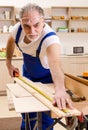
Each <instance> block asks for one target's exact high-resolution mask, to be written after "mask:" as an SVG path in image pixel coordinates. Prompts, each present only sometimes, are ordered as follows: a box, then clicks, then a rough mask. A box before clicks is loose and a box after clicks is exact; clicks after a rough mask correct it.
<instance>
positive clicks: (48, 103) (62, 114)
mask: <svg viewBox="0 0 88 130" xmlns="http://www.w3.org/2000/svg"><path fill="white" fill-rule="evenodd" d="M23 79H24V80H26V82H29V83H30V85H33V86H35V88H38V86H39V85H38V84H37V83H34V82H32V81H30V80H28V79H27V78H25V77H23ZM15 81H16V82H17V83H19V84H20V85H21V86H22V87H24V88H25V89H26V90H27V91H28V92H30V93H31V94H32V95H33V96H34V97H36V98H37V99H38V100H39V101H41V102H42V103H43V104H44V105H46V106H47V107H48V108H49V109H50V110H51V111H53V112H54V113H55V114H56V115H57V117H66V116H74V115H80V114H81V113H80V112H79V111H78V110H77V109H75V108H74V109H73V110H71V109H68V111H69V112H68V113H65V112H63V111H62V110H59V109H58V108H57V107H55V106H53V105H52V102H51V101H49V100H48V99H46V98H45V97H44V96H42V95H41V94H39V92H36V90H34V89H33V88H31V87H30V86H28V85H27V84H25V83H24V82H23V81H21V80H20V79H18V78H15ZM41 85H42V84H41ZM43 85H45V88H47V85H46V84H43ZM52 85H53V84H52ZM41 88H42V86H41ZM53 89H54V86H53ZM52 92H54V91H52ZM52 92H51V93H52ZM44 93H45V92H44ZM50 95H52V94H50ZM50 95H49V96H50ZM53 96H54V95H52V96H51V97H50V98H52V97H53Z"/></svg>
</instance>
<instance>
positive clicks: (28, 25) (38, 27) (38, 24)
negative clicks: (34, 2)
mask: <svg viewBox="0 0 88 130" xmlns="http://www.w3.org/2000/svg"><path fill="white" fill-rule="evenodd" d="M21 25H22V27H23V29H24V32H25V34H26V36H27V37H28V38H29V39H30V40H31V41H33V40H35V39H37V38H38V37H39V36H40V35H41V32H42V30H43V27H44V18H43V17H42V16H41V15H40V14H39V13H38V12H37V11H30V12H29V13H24V14H23V17H22V19H21Z"/></svg>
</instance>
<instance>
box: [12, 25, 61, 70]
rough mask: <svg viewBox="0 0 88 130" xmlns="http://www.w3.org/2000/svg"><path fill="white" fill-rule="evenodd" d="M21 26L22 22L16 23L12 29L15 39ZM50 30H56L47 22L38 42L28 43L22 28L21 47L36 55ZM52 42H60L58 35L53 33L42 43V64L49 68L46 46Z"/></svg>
mask: <svg viewBox="0 0 88 130" xmlns="http://www.w3.org/2000/svg"><path fill="white" fill-rule="evenodd" d="M19 26H20V23H17V24H16V25H14V27H13V29H12V32H11V33H12V36H13V37H14V39H15V38H16V34H17V30H18V27H19ZM49 32H54V31H53V30H52V28H50V26H49V25H48V24H46V23H45V27H44V28H43V31H42V34H41V36H40V38H39V39H38V40H37V41H36V42H31V43H29V44H26V43H24V41H23V40H24V36H25V33H24V31H23V30H22V32H21V35H20V38H19V43H18V44H19V47H20V49H21V50H22V51H23V52H24V53H26V54H29V55H32V56H36V50H37V49H38V46H39V44H40V41H41V39H42V38H43V37H44V36H45V35H46V34H47V33H49ZM51 44H60V40H59V38H58V36H56V35H52V36H50V37H47V38H46V39H45V40H44V41H43V43H42V46H41V51H40V54H39V58H40V61H41V64H42V66H43V67H44V68H47V69H48V68H49V65H48V60H47V55H46V48H47V47H48V46H50V45H51Z"/></svg>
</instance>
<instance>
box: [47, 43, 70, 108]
mask: <svg viewBox="0 0 88 130" xmlns="http://www.w3.org/2000/svg"><path fill="white" fill-rule="evenodd" d="M47 56H48V62H49V67H50V72H51V75H52V79H53V82H54V85H55V99H54V102H53V104H54V105H55V104H56V105H57V106H58V107H59V108H60V109H66V104H68V106H69V107H70V108H72V104H71V100H70V97H69V96H68V94H67V93H66V91H65V77H64V73H63V71H62V68H61V60H60V46H59V45H58V44H52V45H50V46H49V47H48V48H47Z"/></svg>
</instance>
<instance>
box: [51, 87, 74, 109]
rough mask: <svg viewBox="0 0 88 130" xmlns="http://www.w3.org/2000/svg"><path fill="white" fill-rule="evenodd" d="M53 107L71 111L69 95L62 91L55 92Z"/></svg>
mask: <svg viewBox="0 0 88 130" xmlns="http://www.w3.org/2000/svg"><path fill="white" fill-rule="evenodd" d="M53 105H54V106H57V107H58V108H59V109H66V108H67V107H69V108H71V109H73V106H72V101H71V99H70V97H69V95H68V94H67V93H66V91H65V90H63V89H62V90H58V91H56V92H55V97H54V100H53Z"/></svg>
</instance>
